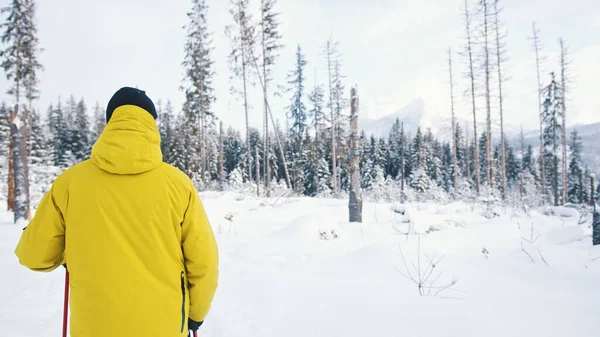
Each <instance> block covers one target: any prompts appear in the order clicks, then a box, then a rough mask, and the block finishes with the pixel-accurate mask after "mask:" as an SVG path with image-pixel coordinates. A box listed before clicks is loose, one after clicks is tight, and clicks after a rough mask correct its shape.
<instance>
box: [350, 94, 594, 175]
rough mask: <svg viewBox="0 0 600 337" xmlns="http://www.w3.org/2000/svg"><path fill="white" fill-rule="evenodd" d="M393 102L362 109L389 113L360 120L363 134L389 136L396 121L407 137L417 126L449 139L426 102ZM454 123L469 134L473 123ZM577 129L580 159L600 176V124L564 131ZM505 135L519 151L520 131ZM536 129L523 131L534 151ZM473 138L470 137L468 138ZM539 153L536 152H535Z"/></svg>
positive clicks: (445, 122) (510, 128) (445, 123)
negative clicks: (428, 111)
mask: <svg viewBox="0 0 600 337" xmlns="http://www.w3.org/2000/svg"><path fill="white" fill-rule="evenodd" d="M395 105H396V102H385V103H381V104H378V105H374V106H367V107H362V110H363V111H364V110H366V115H367V116H368V114H369V112H372V111H369V110H377V112H380V111H382V110H383V111H385V110H389V111H390V112H391V113H390V114H386V115H384V116H383V117H380V118H376V119H372V118H368V117H367V118H362V119H361V118H359V127H360V128H361V129H362V130H363V131H365V133H366V134H367V135H370V134H373V135H375V136H376V137H388V136H389V133H390V130H391V128H392V125H393V124H394V122H395V121H396V119H398V120H399V121H400V122H401V123H404V130H405V132H406V133H407V134H411V135H414V134H415V133H416V132H417V129H418V128H419V127H421V128H423V129H431V131H432V132H433V134H435V135H436V136H437V137H439V138H441V139H445V140H449V139H451V131H450V129H451V126H450V118H440V117H439V116H432V115H429V114H427V112H426V109H425V102H424V101H423V100H422V99H416V100H414V101H412V102H410V103H409V104H408V105H406V106H404V107H402V108H397V106H395ZM457 122H458V123H459V124H460V125H461V126H463V128H464V126H465V125H468V128H469V133H471V132H472V130H473V129H472V121H469V120H465V119H458V120H457ZM479 127H480V132H481V130H483V129H484V125H483V124H481V125H480V126H479ZM493 129H494V130H492V133H493V135H494V138H497V137H498V135H499V133H500V132H499V127H498V126H494V127H493ZM574 129H575V130H577V131H578V132H579V135H580V136H581V138H582V141H583V148H584V151H583V160H584V162H585V164H586V165H588V166H589V167H590V169H591V170H592V171H593V172H594V173H596V174H597V175H599V176H600V141H599V140H600V123H594V124H585V125H575V126H573V127H570V128H568V129H567V132H568V133H569V134H570V133H571V132H572V131H573V130H574ZM505 134H506V136H507V139H508V141H509V142H511V143H513V144H514V146H515V147H517V148H519V147H520V144H519V135H520V128H519V127H516V126H514V125H510V124H509V125H506V126H505ZM539 134H540V133H539V130H526V131H525V132H524V135H525V137H524V138H525V145H529V144H531V145H533V146H534V149H537V148H538V147H539ZM470 138H471V139H472V136H471V137H470ZM537 152H539V151H536V153H537Z"/></svg>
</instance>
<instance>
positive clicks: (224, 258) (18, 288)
mask: <svg viewBox="0 0 600 337" xmlns="http://www.w3.org/2000/svg"><path fill="white" fill-rule="evenodd" d="M202 197H203V200H204V203H205V207H206V209H207V212H208V214H209V218H210V220H211V222H212V225H213V228H214V230H215V232H216V235H217V240H218V241H219V248H220V251H221V266H220V270H221V279H220V286H219V290H218V291H217V296H216V298H215V302H214V305H213V310H212V312H211V313H210V315H209V317H208V319H207V321H206V324H205V325H204V326H203V327H202V328H201V329H200V336H213V337H237V336H239V337H242V336H244V337H247V336H257V337H258V336H265V337H281V336H290V337H295V336H298V337H300V336H302V337H306V336H323V337H324V336H347V337H367V336H368V337H371V336H373V337H374V336H420V337H421V336H423V337H429V336H431V337H434V336H435V337H439V336H461V337H462V336H477V337H481V336H490V337H494V336H498V337H506V336H511V337H514V336H524V337H525V336H527V337H529V336H544V337H552V336H556V337H563V336H578V337H586V336H589V337H594V336H598V332H597V319H598V317H600V305H599V303H600V287H599V285H600V247H592V245H591V229H590V223H589V221H588V222H586V223H584V224H583V225H578V221H579V218H580V217H579V216H578V215H577V214H573V210H569V211H568V212H565V210H564V209H560V210H557V211H556V212H547V211H545V212H543V213H545V214H550V215H545V214H542V213H541V212H536V211H532V212H531V214H530V215H529V216H527V215H524V214H520V215H516V214H513V211H512V210H510V209H505V210H503V209H498V210H496V212H497V213H499V214H501V215H500V216H499V217H496V218H493V219H488V218H486V217H484V216H483V215H484V214H485V213H486V212H485V210H484V209H483V208H480V207H473V206H471V205H469V204H466V203H462V202H459V203H453V204H450V205H436V204H420V205H417V204H408V205H398V204H396V205H392V204H373V203H367V204H365V205H364V212H363V216H364V218H363V219H364V221H365V223H363V224H362V225H361V224H349V223H348V222H347V216H348V206H347V201H346V200H334V199H315V198H279V199H276V198H273V199H256V198H253V197H247V196H243V195H241V194H236V193H232V192H229V193H215V192H207V193H202ZM404 211H405V212H404ZM402 212H404V213H406V214H404V215H403V214H400V213H402ZM559 213H561V214H562V215H563V216H562V217H561V216H558V215H551V214H559ZM565 213H568V215H566V214H565ZM10 220H11V215H10V214H0V221H1V223H2V224H1V225H0V270H2V276H1V277H0V303H2V305H1V306H0V336H7V337H22V336H23V337H24V336H28V337H29V336H48V337H50V336H59V335H60V331H61V317H62V296H63V293H62V291H63V275H64V274H63V270H62V269H59V270H57V271H55V272H53V273H50V274H41V273H34V272H30V271H28V270H26V269H25V268H23V267H20V266H19V265H18V262H17V259H16V257H15V256H14V254H13V250H14V248H15V246H16V244H17V240H18V238H19V235H20V233H21V229H22V227H23V225H12V224H9V223H10ZM532 225H533V230H532ZM419 238H420V239H419ZM419 243H420V246H421V254H418V249H417V248H418V246H419ZM401 252H402V254H401ZM434 255H436V256H437V257H438V258H437V259H440V258H441V262H439V263H438V264H436V265H435V268H433V270H432V272H431V274H432V276H431V277H430V278H429V281H432V280H437V281H436V282H435V283H434V284H432V285H431V284H430V285H429V286H426V287H425V288H423V289H422V290H423V292H424V293H429V294H430V295H431V296H420V295H419V289H418V288H417V286H416V285H415V283H413V282H412V281H411V280H409V279H407V278H406V277H405V276H403V274H404V275H406V276H408V275H407V274H408V273H407V270H406V268H408V269H409V270H410V271H411V274H412V275H413V276H415V274H417V273H415V270H413V264H414V267H415V268H416V269H419V263H418V261H419V260H420V261H421V268H420V269H421V272H422V273H423V271H424V270H425V271H426V270H428V269H427V267H428V265H429V262H428V259H433V256H434ZM402 256H404V258H405V259H404V261H405V262H406V265H405V264H404V262H403V259H402ZM544 261H545V262H544ZM438 275H440V276H439V277H438ZM454 277H455V278H456V279H458V283H456V284H455V285H454V286H452V287H451V288H450V289H447V290H445V291H441V292H439V294H438V295H437V296H435V297H434V296H433V295H434V294H435V293H436V292H438V291H439V290H442V288H443V287H444V286H446V285H449V284H450V283H451V281H452V280H453V278H454Z"/></svg>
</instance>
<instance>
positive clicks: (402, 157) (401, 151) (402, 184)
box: [400, 122, 406, 203]
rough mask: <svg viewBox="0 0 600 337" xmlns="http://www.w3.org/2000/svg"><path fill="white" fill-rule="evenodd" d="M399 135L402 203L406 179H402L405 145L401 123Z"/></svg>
mask: <svg viewBox="0 0 600 337" xmlns="http://www.w3.org/2000/svg"><path fill="white" fill-rule="evenodd" d="M400 130H401V131H400V134H401V135H402V147H401V148H400V173H401V175H400V176H401V178H402V179H400V202H402V203H404V181H405V180H406V178H405V177H404V149H405V147H406V144H404V138H405V137H404V122H402V126H401V129H400Z"/></svg>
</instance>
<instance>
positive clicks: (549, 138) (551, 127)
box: [543, 73, 563, 206]
mask: <svg viewBox="0 0 600 337" xmlns="http://www.w3.org/2000/svg"><path fill="white" fill-rule="evenodd" d="M551 75H552V81H551V82H550V84H549V85H548V86H547V87H545V88H544V90H543V93H544V95H545V100H544V103H543V106H544V108H543V115H544V157H545V162H546V163H547V164H549V165H546V178H547V179H548V182H549V184H550V185H551V186H552V191H553V196H554V205H556V206H558V205H559V204H560V197H561V193H560V188H561V184H560V183H559V181H561V177H562V175H561V174H560V169H559V155H558V148H559V144H560V138H561V133H562V127H563V126H562V124H561V123H562V116H561V114H562V107H561V104H562V103H561V96H560V95H561V94H560V92H561V88H560V86H559V85H558V83H557V82H556V80H555V78H554V73H552V74H551Z"/></svg>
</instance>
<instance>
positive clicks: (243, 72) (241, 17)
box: [225, 0, 256, 181]
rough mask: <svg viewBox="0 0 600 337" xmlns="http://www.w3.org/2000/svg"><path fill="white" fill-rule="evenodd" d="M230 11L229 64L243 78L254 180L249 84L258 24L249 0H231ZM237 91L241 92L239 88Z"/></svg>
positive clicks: (248, 162)
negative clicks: (231, 22) (256, 24)
mask: <svg viewBox="0 0 600 337" xmlns="http://www.w3.org/2000/svg"><path fill="white" fill-rule="evenodd" d="M229 3H230V6H231V7H230V9H229V13H230V14H231V16H232V18H233V24H231V25H228V26H227V27H226V28H225V35H227V36H228V37H229V40H230V44H231V53H230V55H229V64H230V68H231V72H232V73H233V77H234V78H237V79H241V80H242V88H241V89H242V90H241V96H242V99H243V101H244V113H245V118H246V147H245V149H246V151H248V153H246V155H245V156H244V157H245V160H246V163H245V166H246V173H247V174H248V180H250V181H252V165H251V162H252V160H251V157H252V156H251V155H250V154H251V153H252V152H251V150H252V149H251V148H250V124H249V120H248V112H249V109H250V107H249V105H248V84H249V79H250V76H251V73H252V71H251V69H252V66H253V64H254V63H255V62H256V59H254V55H255V53H254V49H255V47H256V26H255V24H254V23H253V21H252V16H251V14H250V10H249V8H248V6H249V0H230V1H229ZM236 92H239V90H237V91H236Z"/></svg>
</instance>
